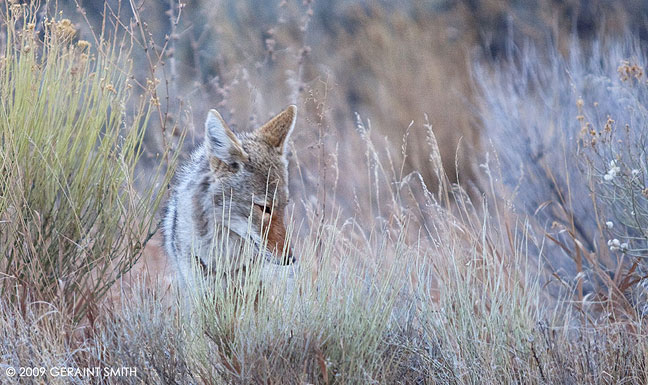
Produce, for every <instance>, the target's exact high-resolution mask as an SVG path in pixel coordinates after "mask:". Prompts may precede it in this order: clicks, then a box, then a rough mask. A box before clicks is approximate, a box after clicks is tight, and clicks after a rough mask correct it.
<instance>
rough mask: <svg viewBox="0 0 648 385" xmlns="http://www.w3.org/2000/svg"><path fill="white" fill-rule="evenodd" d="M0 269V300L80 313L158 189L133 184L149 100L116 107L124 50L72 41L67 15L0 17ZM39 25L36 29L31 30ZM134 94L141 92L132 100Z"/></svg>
mask: <svg viewBox="0 0 648 385" xmlns="http://www.w3.org/2000/svg"><path fill="white" fill-rule="evenodd" d="M2 18H3V19H4V20H3V21H4V23H3V24H4V27H3V28H4V31H2V32H3V34H4V35H5V37H6V42H7V44H6V50H5V52H3V56H2V59H1V60H2V62H1V67H0V100H1V108H0V144H1V146H0V168H1V169H2V173H1V175H2V176H1V177H0V178H1V179H0V183H1V184H0V192H1V194H0V195H1V198H0V271H2V272H3V276H4V277H3V278H4V279H3V280H2V281H1V283H0V290H1V291H2V292H1V294H2V296H3V298H9V299H11V300H17V301H18V302H19V303H23V304H25V303H30V302H33V301H38V300H42V301H46V302H49V303H52V304H54V305H56V306H57V307H58V308H59V310H67V311H71V313H70V314H72V315H73V317H74V318H75V319H77V320H78V319H80V318H81V317H82V316H83V315H84V314H87V312H88V310H89V309H90V308H91V307H92V306H93V304H96V303H97V300H98V299H99V298H100V297H101V296H102V295H103V294H104V293H105V292H106V290H107V289H108V288H109V287H110V285H111V284H112V282H114V280H115V279H116V278H118V277H119V276H120V275H121V274H122V273H123V272H124V271H126V270H128V269H129V268H130V266H132V264H133V263H134V261H135V260H136V259H137V257H138V256H139V255H140V253H141V252H142V249H143V246H144V244H145V242H146V240H147V238H148V237H149V236H150V235H149V234H150V233H151V232H152V231H153V230H154V226H155V224H156V223H155V221H154V215H153V213H154V212H155V210H156V209H157V206H158V204H159V200H160V195H161V194H155V193H154V191H153V188H149V189H148V191H145V192H143V193H142V194H138V193H137V192H135V190H134V187H133V184H134V170H135V165H136V163H137V161H138V158H139V157H140V155H141V152H142V150H141V148H142V146H141V144H142V138H143V134H144V127H146V124H147V118H148V115H149V113H148V110H149V103H148V101H146V102H141V103H139V105H138V107H137V108H136V110H135V112H134V113H132V112H131V113H129V114H127V113H126V109H127V107H126V106H129V105H133V104H136V105H137V103H131V102H130V101H129V98H130V97H131V96H130V93H129V90H130V89H131V86H130V85H129V83H128V81H129V65H128V50H127V49H125V48H123V46H119V45H118V44H117V43H116V40H113V41H112V42H111V41H106V40H104V39H103V38H102V37H99V38H98V40H97V42H95V43H94V45H95V46H96V49H93V46H92V44H90V43H88V42H86V41H83V40H80V41H75V39H74V37H75V35H76V30H75V28H74V26H73V25H72V23H71V22H70V21H69V20H67V19H63V20H48V19H46V20H45V21H43V22H42V23H38V24H37V23H36V20H35V16H34V13H33V12H32V11H31V10H30V9H29V8H28V7H26V6H24V5H22V6H21V5H19V4H13V5H11V6H10V7H9V8H8V9H6V10H5V12H4V14H2ZM40 28H42V30H39V29H40ZM142 100H144V99H142Z"/></svg>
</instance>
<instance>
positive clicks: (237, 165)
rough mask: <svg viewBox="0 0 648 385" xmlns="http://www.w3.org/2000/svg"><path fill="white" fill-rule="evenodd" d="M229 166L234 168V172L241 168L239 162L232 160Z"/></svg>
mask: <svg viewBox="0 0 648 385" xmlns="http://www.w3.org/2000/svg"><path fill="white" fill-rule="evenodd" d="M229 166H230V169H232V171H234V172H237V171H238V170H239V168H240V167H241V166H240V165H239V164H238V162H232V163H230V164H229Z"/></svg>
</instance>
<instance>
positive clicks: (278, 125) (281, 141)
mask: <svg viewBox="0 0 648 385" xmlns="http://www.w3.org/2000/svg"><path fill="white" fill-rule="evenodd" d="M296 120H297V106H295V105H294V104H293V105H290V106H288V107H287V108H286V109H285V110H283V111H281V112H280V113H279V114H278V115H277V116H275V117H274V118H272V119H270V121H269V122H267V123H266V124H264V125H263V126H261V127H260V128H259V129H257V135H258V136H259V137H260V138H261V140H263V141H264V142H266V143H268V144H269V145H270V146H272V147H274V148H276V149H278V150H279V151H280V152H283V151H284V148H285V144H286V141H287V139H288V137H289V136H290V133H291V132H292V130H293V128H294V127H295V121H296Z"/></svg>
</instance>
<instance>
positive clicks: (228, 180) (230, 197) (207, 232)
mask: <svg viewBox="0 0 648 385" xmlns="http://www.w3.org/2000/svg"><path fill="white" fill-rule="evenodd" d="M295 113H296V109H295V107H294V106H290V107H288V108H287V109H286V110H284V111H283V112H282V113H280V114H279V115H277V117H275V118H274V119H272V120H271V121H270V122H268V123H266V124H265V125H264V126H262V127H260V128H259V129H257V130H256V131H254V132H252V133H245V134H240V135H235V134H234V133H233V132H232V131H231V130H230V129H229V128H228V127H227V125H226V124H225V122H224V120H223V119H222V118H221V117H220V115H219V114H218V113H217V112H216V111H214V110H212V111H210V113H209V116H208V118H207V120H206V122H205V139H204V141H203V143H202V144H201V145H200V146H198V147H197V148H196V150H195V151H194V152H193V154H192V155H191V158H190V160H189V161H187V162H186V164H184V165H183V166H182V167H181V168H180V169H179V171H178V173H177V175H176V178H175V183H174V186H173V187H172V189H171V194H170V197H169V200H168V204H167V210H166V213H165V216H164V219H163V232H164V247H165V250H166V252H167V254H168V255H169V257H170V259H171V261H172V262H173V264H174V265H175V266H174V267H175V271H176V272H177V276H178V279H179V281H180V282H179V283H180V284H181V286H191V285H192V282H191V281H192V280H191V276H192V271H191V264H192V259H193V258H195V260H196V261H197V262H199V264H200V266H202V267H203V268H206V267H208V266H212V265H214V264H215V260H216V259H217V258H229V260H231V261H234V263H239V261H238V259H239V258H240V256H241V255H242V254H243V253H242V252H243V247H244V240H245V239H249V240H250V241H251V242H252V244H253V245H254V247H255V248H256V250H257V251H259V253H260V255H263V256H264V257H265V259H266V260H268V261H270V262H273V263H277V264H279V263H282V262H284V259H282V254H283V253H282V250H278V248H280V245H279V244H278V243H277V247H276V248H275V249H273V250H269V249H268V248H267V247H265V244H266V243H265V241H266V239H265V238H264V236H263V235H264V234H262V223H266V224H268V223H270V222H269V218H272V219H273V220H274V219H276V218H278V219H276V220H283V219H282V218H283V212H284V211H285V207H286V204H287V202H288V188H287V180H288V169H287V160H286V158H285V154H284V152H285V145H284V143H285V142H286V140H287V137H288V136H289V135H290V132H291V131H292V128H293V127H294V123H295ZM264 206H266V207H265V208H264ZM264 210H265V213H264ZM277 226H278V228H279V229H280V230H279V231H275V234H279V236H280V235H281V230H285V229H284V227H283V223H280V224H277ZM284 234H285V232H284ZM275 238H276V237H275ZM279 239H281V238H280V237H279ZM287 249H288V251H287V252H286V253H290V251H289V248H287ZM273 251H274V252H273ZM289 257H290V259H292V256H291V255H290V256H289ZM206 273H207V274H209V272H206Z"/></svg>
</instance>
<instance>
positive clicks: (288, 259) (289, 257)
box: [281, 250, 297, 265]
mask: <svg viewBox="0 0 648 385" xmlns="http://www.w3.org/2000/svg"><path fill="white" fill-rule="evenodd" d="M295 262H297V258H295V256H294V255H293V253H292V250H291V251H288V253H287V254H286V256H284V257H283V259H282V261H281V264H282V265H290V264H292V263H295Z"/></svg>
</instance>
